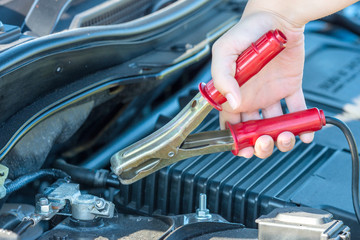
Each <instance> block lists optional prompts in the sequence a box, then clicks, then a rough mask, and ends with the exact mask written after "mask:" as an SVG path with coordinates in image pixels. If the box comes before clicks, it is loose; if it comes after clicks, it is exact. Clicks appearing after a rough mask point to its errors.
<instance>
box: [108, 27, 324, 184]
mask: <svg viewBox="0 0 360 240" xmlns="http://www.w3.org/2000/svg"><path fill="white" fill-rule="evenodd" d="M285 43H286V37H285V35H284V34H283V33H282V32H281V31H280V30H271V31H269V32H267V33H266V34H264V35H263V36H262V37H260V38H259V39H258V40H257V41H256V42H254V43H252V44H251V46H250V47H248V48H247V49H246V50H245V51H244V52H242V54H241V55H239V57H238V59H237V60H236V73H235V79H236V80H237V82H238V84H239V86H242V85H243V84H244V83H245V82H247V81H248V80H249V79H250V78H251V77H252V76H254V75H255V74H256V73H258V72H259V71H260V70H261V69H262V68H263V67H264V66H265V65H266V64H267V63H268V62H269V61H270V60H271V59H273V58H274V57H275V56H276V55H278V54H279V53H280V52H281V51H282V50H283V49H284V48H285ZM199 90H200V92H199V93H198V94H197V95H196V96H195V97H194V98H193V99H192V100H191V101H190V102H189V103H188V104H187V105H186V106H185V108H184V109H182V111H180V113H178V114H177V115H176V116H175V118H173V119H172V120H171V121H170V122H169V123H167V124H166V125H165V126H163V127H162V128H160V129H159V130H157V131H156V132H154V133H152V134H151V135H149V136H147V137H145V138H144V139H142V140H140V141H138V142H136V143H134V144H132V145H131V146H129V147H127V148H125V149H123V150H121V151H119V152H117V153H116V154H114V155H113V157H112V158H111V169H112V171H113V172H114V173H115V174H116V175H117V176H118V177H119V179H120V181H121V183H123V184H130V183H133V182H135V181H137V180H139V179H141V178H143V177H146V176H148V175H149V174H151V173H153V172H155V171H157V170H159V169H161V168H163V167H165V166H168V165H170V164H172V163H175V162H178V161H180V160H183V159H186V158H190V157H193V156H199V155H204V154H210V153H216V152H224V151H232V152H233V153H234V154H235V155H236V154H237V153H238V152H239V150H240V149H242V148H245V147H248V146H254V144H255V141H256V139H257V138H258V137H260V136H261V135H270V136H271V137H272V138H273V139H274V140H276V138H277V136H278V135H279V134H280V133H281V132H284V131H290V132H292V133H293V134H294V135H299V134H300V133H304V132H310V131H317V130H320V129H321V128H322V126H324V125H325V124H326V122H325V116H324V113H323V111H322V110H318V109H316V108H313V109H309V110H304V111H300V112H296V113H290V114H286V115H283V116H279V117H275V118H269V119H262V120H254V121H248V122H242V123H238V124H234V125H231V124H229V123H227V130H222V131H211V132H201V133H196V134H191V133H192V132H193V131H194V129H195V128H196V127H197V126H198V125H199V124H200V123H201V122H202V121H203V120H204V118H205V117H206V116H207V115H208V114H209V112H210V111H211V110H212V109H213V108H215V109H217V110H219V111H221V110H222V108H221V104H223V103H225V102H226V101H227V100H226V98H225V97H224V96H223V95H222V94H221V93H220V92H218V91H217V90H216V88H215V86H214V83H213V81H212V80H211V81H210V82H208V83H207V84H205V83H201V84H200V85H199ZM190 134H191V135H190Z"/></svg>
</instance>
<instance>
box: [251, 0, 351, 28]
mask: <svg viewBox="0 0 360 240" xmlns="http://www.w3.org/2000/svg"><path fill="white" fill-rule="evenodd" d="M357 1H358V0H249V1H248V4H247V6H246V9H245V12H244V16H246V15H249V14H251V13H255V12H259V11H266V12H271V13H274V14H276V15H278V16H279V17H281V18H283V19H285V20H286V21H288V22H289V23H291V24H293V25H294V26H299V27H300V26H303V25H305V24H306V23H308V22H310V21H312V20H316V19H319V18H322V17H325V16H327V15H330V14H332V13H334V12H337V11H339V10H341V9H343V8H345V7H347V6H349V5H351V4H353V3H355V2H357Z"/></svg>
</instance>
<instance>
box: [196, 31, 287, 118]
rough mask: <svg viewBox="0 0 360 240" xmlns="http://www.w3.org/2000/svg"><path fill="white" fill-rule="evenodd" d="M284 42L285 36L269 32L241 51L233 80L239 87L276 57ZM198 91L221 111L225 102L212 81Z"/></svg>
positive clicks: (202, 85) (280, 33) (203, 84)
mask: <svg viewBox="0 0 360 240" xmlns="http://www.w3.org/2000/svg"><path fill="white" fill-rule="evenodd" d="M286 41H287V40H286V37H285V35H284V34H283V33H282V32H281V31H280V30H278V29H276V30H271V31H269V32H267V33H266V34H264V35H263V36H262V37H260V38H259V39H258V40H257V41H256V42H255V43H252V44H251V46H250V47H248V48H247V49H246V50H245V51H243V52H242V53H241V54H240V55H239V57H238V59H237V60H236V73H235V79H236V81H237V82H238V84H239V86H240V87H241V86H242V85H243V84H244V83H245V82H247V81H248V80H249V79H250V78H251V77H252V76H254V75H255V74H257V73H258V72H259V71H260V70H261V69H262V68H263V67H264V66H265V65H266V64H267V63H268V62H269V61H271V59H273V58H274V57H275V56H276V55H278V54H279V53H280V52H281V51H282V50H283V49H284V48H285V43H286ZM199 90H200V92H201V95H202V96H203V97H204V98H205V99H206V100H207V101H208V102H209V103H210V104H211V105H212V106H213V107H214V108H215V109H217V110H219V111H221V110H222V107H221V104H223V103H224V102H226V101H227V100H226V98H225V97H224V96H223V95H222V94H221V93H220V92H219V91H217V90H216V88H215V86H214V82H213V80H211V81H210V82H208V83H207V84H205V83H200V85H199Z"/></svg>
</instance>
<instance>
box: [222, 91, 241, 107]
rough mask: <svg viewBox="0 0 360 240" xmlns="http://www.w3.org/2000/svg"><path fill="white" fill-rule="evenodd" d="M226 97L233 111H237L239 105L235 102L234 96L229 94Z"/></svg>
mask: <svg viewBox="0 0 360 240" xmlns="http://www.w3.org/2000/svg"><path fill="white" fill-rule="evenodd" d="M225 97H226V99H227V101H228V103H229V104H230V107H231V108H232V109H236V108H237V107H238V106H239V103H238V102H237V101H236V100H235V98H234V96H233V95H232V94H231V93H227V94H226V95H225Z"/></svg>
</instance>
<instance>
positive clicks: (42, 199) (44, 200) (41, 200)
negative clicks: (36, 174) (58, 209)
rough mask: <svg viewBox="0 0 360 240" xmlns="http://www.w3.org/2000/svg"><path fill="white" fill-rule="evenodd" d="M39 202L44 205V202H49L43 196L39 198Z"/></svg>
mask: <svg viewBox="0 0 360 240" xmlns="http://www.w3.org/2000/svg"><path fill="white" fill-rule="evenodd" d="M39 204H40V205H46V204H49V200H48V199H47V198H45V197H42V198H40V199H39Z"/></svg>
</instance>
